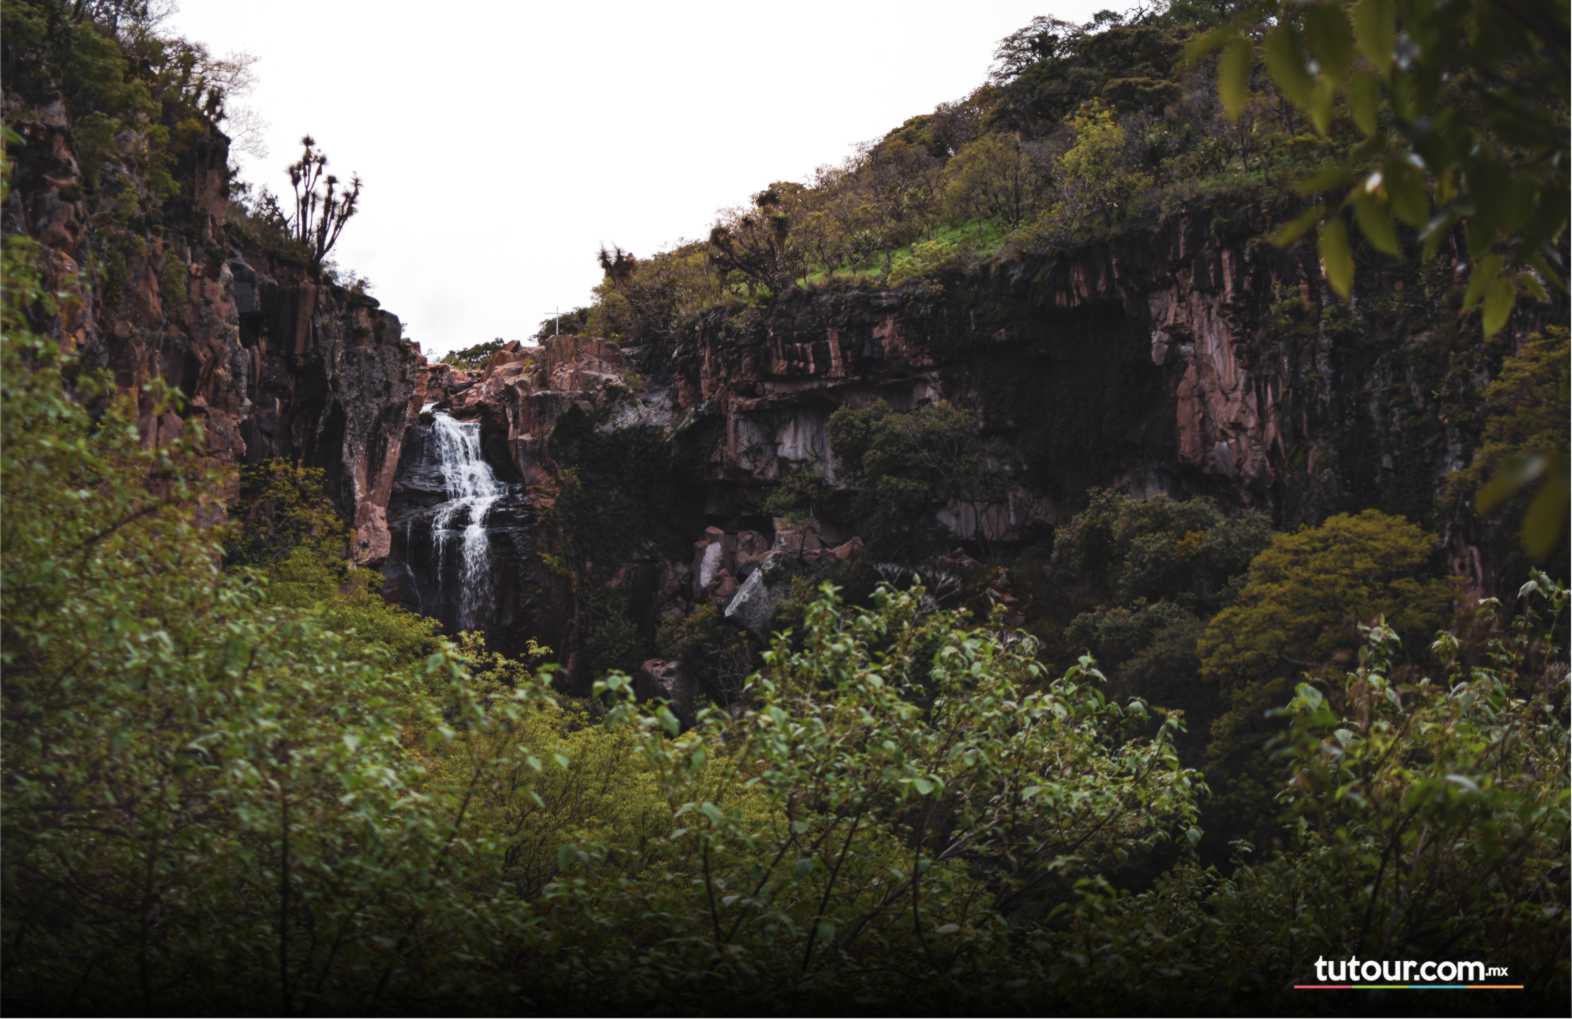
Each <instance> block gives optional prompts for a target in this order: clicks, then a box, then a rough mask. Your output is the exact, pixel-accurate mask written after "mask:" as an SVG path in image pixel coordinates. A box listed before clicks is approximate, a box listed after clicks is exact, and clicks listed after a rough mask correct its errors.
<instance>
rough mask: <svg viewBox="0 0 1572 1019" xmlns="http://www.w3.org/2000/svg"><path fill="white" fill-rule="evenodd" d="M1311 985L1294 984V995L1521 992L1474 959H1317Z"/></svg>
mask: <svg viewBox="0 0 1572 1019" xmlns="http://www.w3.org/2000/svg"><path fill="white" fill-rule="evenodd" d="M1315 978H1316V981H1317V982H1316V983H1313V984H1295V985H1294V990H1296V991H1377V990H1380V991H1396V990H1448V989H1452V990H1470V991H1521V990H1522V989H1523V985H1522V984H1513V983H1508V982H1507V980H1508V979H1510V975H1509V974H1508V973H1507V967H1505V966H1489V965H1486V964H1485V963H1483V962H1480V961H1479V960H1477V959H1467V960H1459V961H1451V960H1448V961H1443V962H1433V961H1425V962H1420V961H1418V960H1416V959H1361V958H1359V957H1358V956H1349V957H1348V958H1346V959H1326V958H1318V959H1316V961H1315Z"/></svg>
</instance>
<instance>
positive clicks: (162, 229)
mask: <svg viewBox="0 0 1572 1019" xmlns="http://www.w3.org/2000/svg"><path fill="white" fill-rule="evenodd" d="M6 115H7V122H8V123H9V124H13V125H14V126H15V127H16V129H17V130H18V131H19V133H21V134H22V135H23V136H24V138H25V140H26V144H25V145H24V146H22V147H20V148H19V149H18V150H17V151H16V158H17V168H16V176H15V181H14V187H13V190H12V193H11V195H10V198H9V200H8V201H7V203H6V206H5V210H4V216H5V229H6V230H7V231H15V232H21V233H26V234H30V235H31V236H33V237H35V238H37V239H38V240H39V241H40V242H41V243H42V244H43V245H44V263H45V271H46V273H47V275H48V279H47V280H46V282H47V283H49V284H51V285H53V286H56V287H62V288H63V287H67V286H71V287H74V288H75V289H76V290H77V291H78V292H79V294H80V296H81V300H80V301H78V302H74V303H72V304H71V305H69V306H68V307H67V309H66V311H65V312H64V313H63V314H62V315H61V316H60V317H59V318H58V320H56V321H55V322H53V323H51V325H52V327H53V328H54V329H55V330H56V332H57V333H58V335H59V337H60V339H61V341H62V343H64V344H66V345H67V346H69V347H71V348H72V349H74V350H76V351H78V352H79V353H80V354H81V356H82V358H83V360H84V362H85V363H86V364H87V365H88V366H90V367H105V368H108V369H110V370H112V371H113V373H114V375H115V378H116V380H117V381H118V382H119V384H120V385H121V387H123V388H125V389H127V390H131V391H135V392H138V393H140V392H141V391H142V387H143V386H144V384H145V383H147V382H149V381H150V380H153V379H162V380H164V381H166V382H167V383H169V384H170V385H171V386H173V387H174V388H175V389H177V390H178V391H179V392H180V393H181V395H182V396H183V397H184V406H185V419H189V420H196V421H200V422H201V424H202V426H203V429H204V432H205V434H206V438H207V447H208V450H209V451H210V452H211V454H212V455H213V457H214V458H215V459H216V460H217V461H219V462H221V463H224V464H229V465H239V464H244V463H255V462H258V461H261V460H265V459H269V458H272V457H285V458H288V459H292V460H296V461H301V462H305V463H307V464H310V465H312V466H318V467H322V468H324V469H325V472H326V475H327V479H328V485H329V489H330V492H331V494H332V496H333V498H334V499H335V501H336V502H337V503H338V504H339V506H340V508H341V509H342V510H343V511H344V513H345V514H346V516H347V517H348V518H349V519H350V520H351V521H352V522H353V524H354V528H355V537H354V553H355V556H356V558H357V559H358V560H359V561H361V562H372V561H377V560H380V559H382V558H384V557H385V556H386V555H387V554H388V552H389V549H390V547H391V536H390V533H389V530H388V524H387V518H386V508H387V504H388V500H389V498H390V497H391V494H392V485H393V474H394V470H395V468H396V467H397V464H398V460H399V453H400V446H401V444H402V442H403V437H404V433H405V428H406V426H407V425H408V423H409V422H410V421H412V420H414V418H415V415H416V413H417V412H418V410H419V408H420V405H421V402H422V399H423V395H422V387H423V386H424V384H425V372H424V371H423V368H424V360H423V359H422V357H421V356H420V352H419V348H418V347H417V346H416V345H415V344H414V343H412V342H410V341H407V340H405V339H403V336H402V332H403V330H402V327H401V325H400V323H399V320H398V318H397V317H396V316H394V315H392V314H390V313H388V312H386V311H383V310H381V309H380V307H379V306H378V304H377V302H376V301H375V300H373V299H372V298H370V297H367V296H365V295H363V294H359V293H355V292H351V291H348V290H345V289H344V288H342V287H338V286H335V285H332V284H330V283H325V282H323V281H321V280H320V278H319V277H318V276H317V274H315V273H313V272H312V271H311V270H310V268H309V267H308V266H306V265H304V264H302V263H300V262H298V261H292V260H290V259H288V258H287V257H282V256H280V255H277V254H273V253H269V252H268V251H267V250H265V249H264V248H263V247H261V246H260V245H258V244H256V243H253V242H250V241H249V240H248V239H247V238H246V237H244V236H243V235H241V234H239V233H237V232H235V231H232V230H226V225H225V215H226V210H227V207H228V202H227V197H226V190H227V187H228V172H227V170H226V163H227V159H228V139H226V138H225V137H224V136H223V134H221V133H219V132H218V131H216V130H210V131H209V132H208V133H207V134H206V135H205V136H204V137H203V138H202V139H201V141H200V143H199V144H197V145H196V146H195V147H194V149H193V154H192V155H191V156H190V157H189V158H188V160H187V164H186V165H184V166H182V167H180V168H179V175H178V176H179V178H180V180H181V182H182V184H183V185H184V191H183V192H182V194H183V197H182V199H180V200H179V201H177V202H176V203H175V205H174V207H173V209H172V212H171V214H170V215H169V216H168V217H167V218H166V220H165V221H164V222H162V223H161V224H159V225H158V226H157V227H154V228H152V229H150V230H148V231H146V232H145V233H144V232H140V231H139V230H137V229H136V228H135V227H133V226H132V225H130V224H127V225H124V226H121V227H114V228H109V229H106V230H104V231H103V232H101V233H100V234H99V235H98V236H96V237H94V236H92V235H91V234H90V231H89V230H88V228H87V224H88V221H89V206H88V202H87V199H86V198H85V196H84V193H83V190H84V189H83V182H82V179H81V172H80V169H79V166H78V163H77V159H76V156H75V155H74V153H73V151H72V148H71V128H72V125H71V123H70V120H69V117H68V116H67V114H66V110H65V105H64V103H63V102H59V101H56V102H53V103H50V104H46V105H44V106H42V107H28V106H24V105H21V104H20V103H19V102H17V101H15V100H14V99H13V98H12V97H8V99H7V110H6ZM108 173H109V171H107V170H106V171H104V173H103V175H104V176H107V175H108ZM84 267H86V268H87V269H88V270H91V271H85V269H84ZM147 406H148V407H149V409H148V410H147V411H145V412H144V415H143V419H142V431H143V434H144V435H145V436H146V437H147V441H149V442H158V441H161V440H163V439H164V438H166V437H167V436H169V435H170V434H172V433H173V432H175V431H178V430H179V429H181V428H183V427H184V420H183V419H182V418H181V417H179V416H177V415H175V414H173V413H165V414H162V415H157V416H155V415H154V413H153V412H152V409H151V402H150V401H148V402H147Z"/></svg>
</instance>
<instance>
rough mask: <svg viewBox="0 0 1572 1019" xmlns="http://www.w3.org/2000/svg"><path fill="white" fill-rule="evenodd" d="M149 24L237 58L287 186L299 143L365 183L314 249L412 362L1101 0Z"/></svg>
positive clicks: (670, 0) (250, 171)
mask: <svg viewBox="0 0 1572 1019" xmlns="http://www.w3.org/2000/svg"><path fill="white" fill-rule="evenodd" d="M179 2H180V9H179V11H178V13H176V15H175V16H174V17H173V18H172V19H171V21H170V22H169V23H168V25H169V27H170V28H171V29H172V30H173V31H175V32H178V33H179V34H181V35H184V36H186V37H187V38H190V39H193V40H195V41H198V42H202V43H205V44H206V45H207V46H208V47H209V49H211V50H212V51H213V52H214V53H215V54H218V55H223V54H227V53H230V52H234V51H243V52H247V53H251V54H254V55H255V56H256V57H257V58H258V60H257V64H256V68H255V70H256V74H257V78H258V84H257V87H256V89H255V90H254V92H253V93H252V94H251V95H250V96H249V97H248V98H247V99H246V100H245V103H246V105H249V106H252V107H254V108H255V109H256V110H257V111H258V112H259V113H260V114H261V116H262V117H263V118H264V119H265V120H266V122H267V133H266V143H267V147H268V155H267V158H266V159H264V160H260V161H259V160H255V159H252V158H250V157H248V156H246V155H244V154H242V153H238V152H237V153H236V154H235V161H236V162H237V163H238V164H239V166H240V168H241V173H242V176H243V177H244V178H245V179H246V180H248V181H250V182H251V183H252V184H253V185H266V186H268V187H270V188H272V190H273V191H274V192H275V193H280V194H281V197H282V196H283V193H287V191H288V188H289V182H288V180H287V178H286V177H285V175H284V172H283V169H284V167H285V166H286V165H287V164H288V163H290V162H292V161H293V160H294V159H295V158H297V157H298V155H299V139H300V136H301V135H302V134H305V133H307V132H310V133H311V134H312V135H313V136H314V137H315V138H316V140H317V142H318V144H319V146H320V147H321V148H322V150H323V151H325V152H326V153H327V155H328V157H329V167H330V168H331V169H333V170H335V171H336V172H338V173H339V174H340V175H341V176H343V177H346V178H347V177H348V176H349V174H350V173H351V172H358V173H359V174H360V175H361V177H362V178H364V180H365V190H364V192H363V193H362V196H361V211H360V212H359V213H358V214H357V215H356V216H355V218H354V219H353V220H351V221H350V223H349V225H348V226H346V227H345V230H344V235H343V237H342V238H341V239H340V241H339V245H338V248H337V249H336V250H335V252H334V258H335V259H336V261H337V262H338V263H339V265H340V266H342V267H343V268H345V269H348V270H353V271H356V272H359V273H361V274H362V275H364V276H366V277H368V278H369V279H370V280H371V281H372V284H373V292H374V293H375V295H376V296H377V297H378V298H379V299H380V300H381V301H382V304H383V306H384V307H386V308H387V309H388V310H390V311H393V312H395V313H396V314H398V315H399V316H400V317H401V318H402V319H403V320H404V321H405V322H406V323H407V326H408V334H409V335H410V336H412V337H414V338H415V339H416V340H418V341H420V344H421V347H422V349H423V350H425V352H426V353H427V354H428V355H433V356H434V355H437V354H441V353H443V352H445V351H448V350H452V349H454V348H456V347H462V346H468V345H469V344H473V343H479V342H483V341H485V340H489V339H491V338H493V337H496V336H501V337H505V338H508V339H514V338H517V339H525V338H527V337H529V336H531V335H532V334H533V333H534V331H535V329H536V326H537V324H538V323H539V322H540V321H541V320H542V319H544V318H547V317H548V316H550V315H551V314H552V312H553V309H554V308H557V307H560V308H561V309H562V310H564V311H566V310H568V309H570V308H573V307H575V306H577V305H580V304H584V303H587V302H588V300H589V297H590V289H591V288H592V287H593V286H594V285H595V284H596V283H597V282H598V281H599V279H600V270H599V268H598V267H597V266H596V264H595V253H596V250H597V249H598V247H599V245H600V244H602V243H605V244H620V245H622V246H623V247H624V248H627V249H629V250H631V251H633V252H634V253H635V254H639V255H646V254H650V253H652V252H653V251H656V250H659V249H661V248H665V247H668V246H670V245H671V244H672V243H673V242H676V241H678V240H681V239H685V238H696V237H701V236H703V235H705V234H706V233H707V232H708V229H709V225H710V223H711V222H712V221H713V219H714V216H715V213H716V212H717V211H718V210H719V209H722V208H724V207H728V206H732V205H736V204H738V203H741V202H743V201H746V200H747V198H748V196H749V195H751V194H752V193H753V192H755V191H758V190H759V189H761V188H762V187H763V186H764V185H766V184H768V183H769V182H770V181H772V180H805V179H806V178H807V177H808V176H809V175H810V174H811V173H812V172H813V169H814V167H816V166H819V165H821V164H824V163H833V162H839V161H840V160H842V159H844V158H845V157H846V156H847V155H849V154H850V153H851V151H852V148H853V146H854V145H856V144H857V143H858V142H862V141H866V140H869V139H872V138H876V137H878V136H880V135H882V134H883V133H884V132H885V131H887V130H889V129H890V128H893V127H896V126H898V125H899V124H900V123H901V122H902V121H903V120H905V119H906V118H907V117H909V116H913V115H916V114H919V113H926V112H928V111H929V110H931V109H932V108H933V107H934V106H935V105H936V104H938V103H940V102H944V101H947V100H954V99H959V98H961V97H962V96H964V95H966V94H967V93H968V92H969V91H971V90H972V89H973V88H974V87H976V86H977V85H979V84H981V83H982V81H983V79H984V77H985V76H986V74H987V71H988V66H989V63H990V61H991V59H992V55H993V49H994V45H995V43H996V42H997V41H998V40H999V39H1000V38H1001V37H1003V36H1004V35H1007V34H1008V33H1010V32H1012V31H1014V30H1015V29H1017V28H1019V27H1021V26H1022V25H1024V24H1026V23H1027V22H1029V21H1030V20H1031V19H1032V17H1033V16H1035V15H1037V14H1047V13H1052V14H1055V15H1057V16H1058V17H1061V18H1064V19H1066V20H1071V21H1085V20H1088V19H1089V18H1090V17H1091V14H1092V12H1094V11H1096V10H1099V9H1102V8H1105V7H1116V8H1117V7H1119V6H1122V5H1120V4H1118V3H1117V0H1102V2H1091V0H1048V3H1051V6H1048V5H1047V3H1045V0H970V2H966V0H905V2H899V0H831V2H824V0H797V2H794V3H791V4H783V3H779V2H774V3H760V2H744V0H730V2H697V0H682V2H678V0H665V2H649V0H646V2H642V3H639V2H624V0H592V2H584V3H575V2H572V0H567V2H560V0H559V2H526V0H517V2H507V3H505V2H481V0H436V2H433V0H418V2H404V0H380V2H371V0H365V2H354V0H269V2H267V3H244V2H237V0H179Z"/></svg>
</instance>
